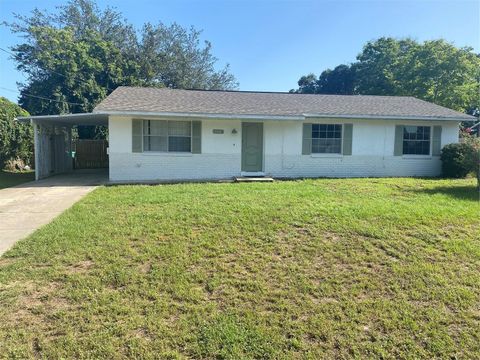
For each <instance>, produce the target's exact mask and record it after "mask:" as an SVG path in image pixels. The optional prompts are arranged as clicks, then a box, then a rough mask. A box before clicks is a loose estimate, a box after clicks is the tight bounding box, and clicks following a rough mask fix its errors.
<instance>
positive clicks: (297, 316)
mask: <svg viewBox="0 0 480 360" xmlns="http://www.w3.org/2000/svg"><path fill="white" fill-rule="evenodd" d="M479 214H480V205H479V202H478V192H477V190H476V189H475V182H474V180H433V179H431V180H422V179H345V180H334V179H331V180H330V179H321V180H305V181H288V182H275V183H261V184H258V183H255V184H180V185H163V186H115V187H102V188H99V189H97V190H96V191H94V192H92V193H91V194H89V195H88V196H87V197H86V198H84V199H83V200H82V201H80V202H79V203H77V204H76V205H75V206H74V207H73V208H71V209H70V210H68V211H67V212H65V213H64V214H63V215H61V216H60V217H59V218H57V219H56V220H55V221H54V222H53V223H51V224H49V225H47V226H46V227H44V228H42V229H40V230H39V231H37V232H36V233H34V234H33V235H32V236H30V237H29V238H28V239H26V240H25V241H21V242H20V243H18V244H17V246H15V247H14V248H13V249H12V250H11V251H9V252H8V253H7V254H5V255H4V256H3V257H2V258H1V259H0V349H2V351H1V352H0V356H3V357H6V358H19V359H24V358H46V359H51V358H89V359H92V358H108V359H127V358H130V359H131V358H142V359H149V358H152V359H153V358H231V359H239V358H276V359H279V358H311V359H318V358H412V359H413V358H415V359H416V358H428V359H430V358H465V359H467V358H479V357H480V230H479V229H480V228H479V221H478V220H479Z"/></svg>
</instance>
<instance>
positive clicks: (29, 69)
mask: <svg viewBox="0 0 480 360" xmlns="http://www.w3.org/2000/svg"><path fill="white" fill-rule="evenodd" d="M57 10H58V12H57V13H55V14H52V13H48V12H45V11H41V10H38V9H35V10H33V11H32V13H31V15H30V16H20V15H15V18H16V20H15V21H14V22H13V23H10V24H7V25H8V26H9V27H10V29H11V30H12V31H13V32H15V33H18V34H20V35H22V36H23V38H24V39H25V40H24V42H23V43H21V44H18V45H17V46H14V47H13V48H12V51H13V53H14V59H15V60H16V62H17V67H18V69H20V70H21V71H24V72H25V73H26V74H27V81H26V82H25V83H24V84H22V85H21V89H20V101H19V103H20V105H22V106H23V107H24V108H25V109H27V110H28V111H29V112H30V113H31V114H33V115H39V114H47V113H48V114H57V113H66V112H84V111H90V110H91V109H92V108H93V107H94V106H95V105H96V104H97V103H98V102H99V101H101V100H102V99H103V98H104V97H105V96H106V95H108V94H109V92H111V91H112V90H113V89H115V88H116V87H117V86H119V85H139V86H159V87H163V86H171V87H177V88H196V89H234V88H236V87H237V86H238V84H237V83H236V81H235V78H234V76H233V75H232V74H231V73H230V70H229V67H228V65H227V66H225V67H224V68H221V69H220V70H217V68H216V63H217V58H215V57H214V56H213V55H212V46H211V44H210V43H209V42H205V44H204V45H203V46H201V42H200V36H201V32H200V31H197V30H195V29H194V28H190V29H185V28H183V27H181V26H179V25H177V24H173V25H171V26H166V25H164V24H162V23H159V24H158V25H152V24H146V25H145V26H144V27H143V29H142V30H141V31H140V33H137V31H135V29H134V28H133V26H131V25H130V24H129V23H128V22H127V21H126V20H125V19H124V18H123V15H122V14H121V13H119V12H118V11H116V10H114V9H112V8H106V9H105V10H101V9H99V7H98V6H97V5H96V3H95V2H94V1H93V0H71V1H70V2H69V3H67V4H66V5H64V6H60V7H59V8H58V9H57ZM32 95H33V96H32ZM34 96H37V97H34ZM38 96H40V97H46V98H49V99H52V100H50V101H49V100H45V99H40V98H38Z"/></svg>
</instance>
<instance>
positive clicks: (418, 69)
mask: <svg viewBox="0 0 480 360" xmlns="http://www.w3.org/2000/svg"><path fill="white" fill-rule="evenodd" d="M298 85H299V88H298V89H297V90H293V91H294V92H300V93H323V94H349V93H353V94H364V95H404V96H407V95H408V96H415V97H418V98H420V99H423V100H427V101H431V102H433V103H436V104H438V105H442V106H446V107H449V108H452V109H455V110H459V111H465V112H468V113H472V112H474V111H475V109H478V108H480V57H479V55H477V54H475V53H474V52H473V49H472V48H457V47H455V46H454V45H452V44H450V43H448V42H446V41H445V40H433V41H425V42H423V43H419V42H417V41H414V40H412V39H400V40H397V39H393V38H380V39H378V40H375V41H371V42H367V43H366V44H365V46H364V47H363V50H362V52H361V53H360V54H359V55H358V56H357V61H356V62H354V63H353V64H351V65H339V66H337V67H336V68H335V69H334V70H329V69H327V70H325V71H324V72H323V73H322V74H321V75H320V77H319V78H318V79H316V78H315V75H313V74H310V75H308V76H307V77H305V76H302V77H301V78H300V80H299V84H298Z"/></svg>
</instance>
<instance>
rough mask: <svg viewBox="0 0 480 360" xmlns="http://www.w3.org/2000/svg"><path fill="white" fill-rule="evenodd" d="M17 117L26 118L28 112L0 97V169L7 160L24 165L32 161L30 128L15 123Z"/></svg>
mask: <svg viewBox="0 0 480 360" xmlns="http://www.w3.org/2000/svg"><path fill="white" fill-rule="evenodd" d="M17 116H28V112H26V111H25V110H23V109H22V108H21V107H20V106H18V105H17V104H14V103H12V102H11V101H9V100H7V99H5V98H4V97H0V169H3V167H4V166H5V163H6V162H7V161H9V160H16V159H20V160H21V161H22V162H23V163H25V164H30V163H31V161H32V160H33V159H32V158H33V131H32V127H31V126H30V124H24V123H20V122H18V121H16V120H15V118H16V117H17Z"/></svg>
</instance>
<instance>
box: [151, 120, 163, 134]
mask: <svg viewBox="0 0 480 360" xmlns="http://www.w3.org/2000/svg"><path fill="white" fill-rule="evenodd" d="M147 121H148V122H149V123H150V133H149V134H150V135H161V136H167V134H168V122H167V121H163V120H147Z"/></svg>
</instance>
